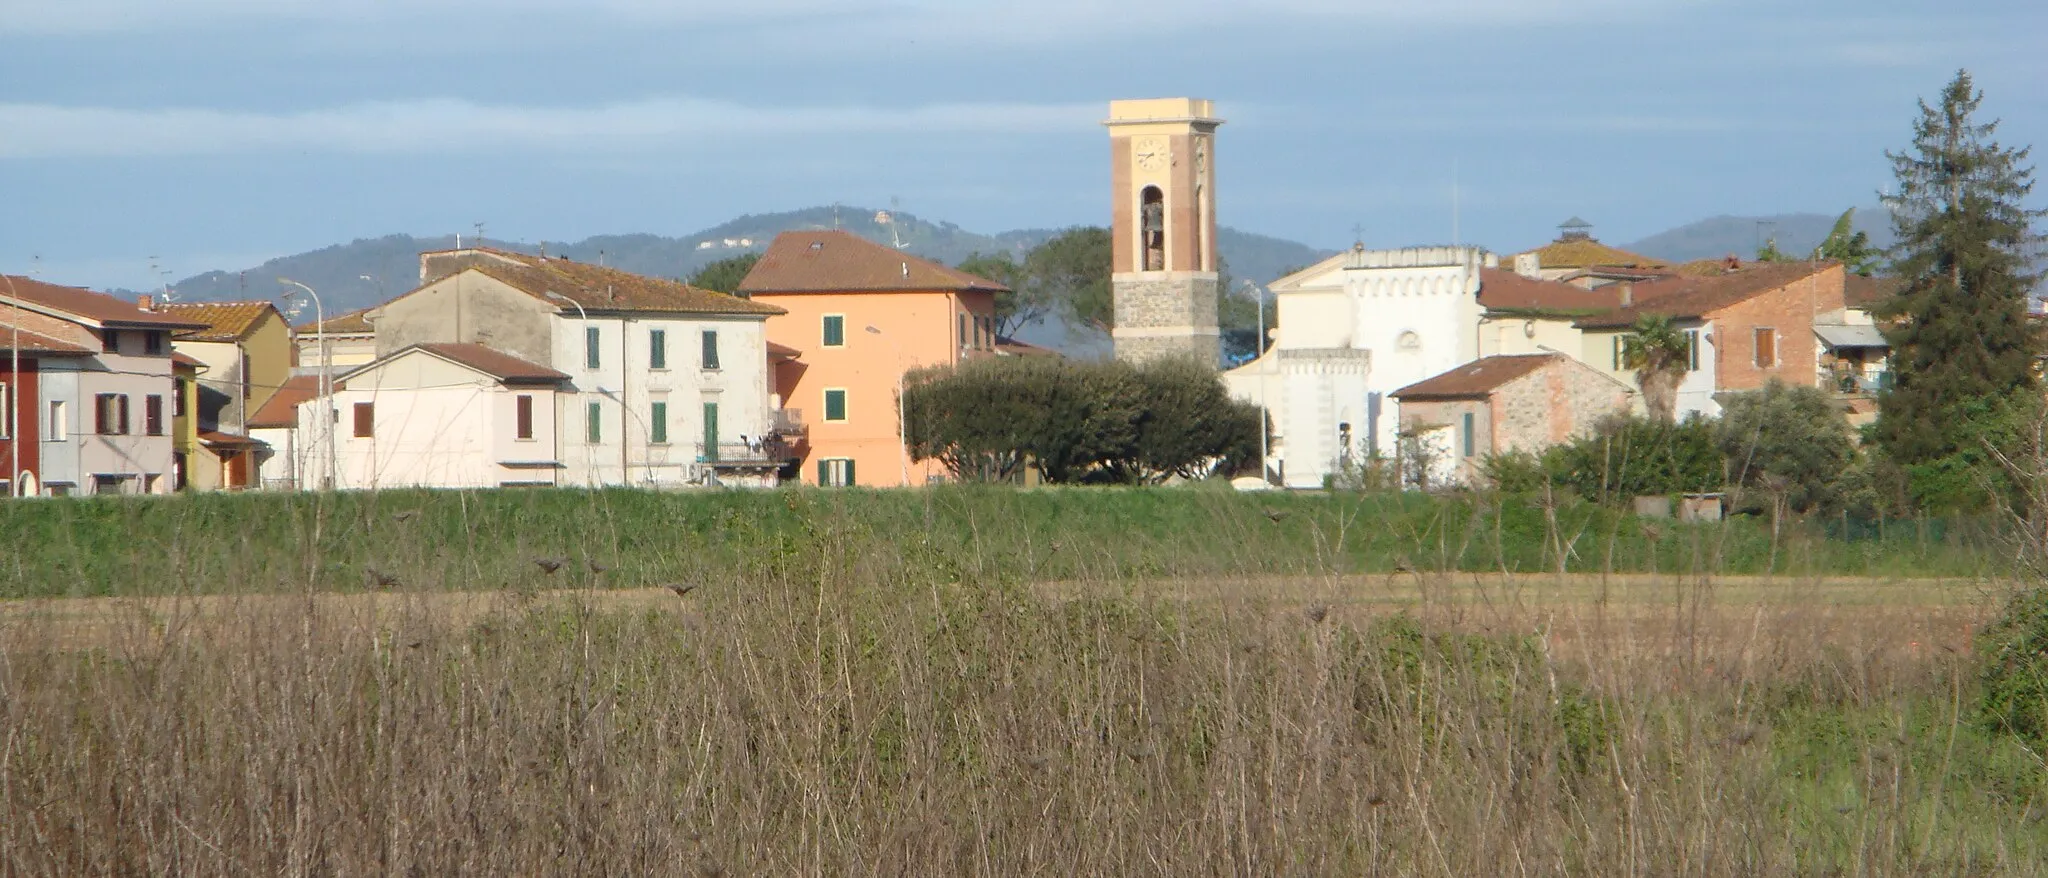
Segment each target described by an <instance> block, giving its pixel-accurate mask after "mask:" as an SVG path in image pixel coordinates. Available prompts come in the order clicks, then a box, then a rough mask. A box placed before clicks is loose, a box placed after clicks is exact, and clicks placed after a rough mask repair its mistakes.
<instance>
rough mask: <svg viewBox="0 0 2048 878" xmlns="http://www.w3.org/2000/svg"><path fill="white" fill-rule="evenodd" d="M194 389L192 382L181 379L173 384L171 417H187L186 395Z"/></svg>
mask: <svg viewBox="0 0 2048 878" xmlns="http://www.w3.org/2000/svg"><path fill="white" fill-rule="evenodd" d="M191 389H192V382H190V381H186V380H185V379H183V378H180V379H178V380H176V381H173V382H171V390H172V392H171V417H174V418H182V417H184V416H185V393H186V391H189V390H191Z"/></svg>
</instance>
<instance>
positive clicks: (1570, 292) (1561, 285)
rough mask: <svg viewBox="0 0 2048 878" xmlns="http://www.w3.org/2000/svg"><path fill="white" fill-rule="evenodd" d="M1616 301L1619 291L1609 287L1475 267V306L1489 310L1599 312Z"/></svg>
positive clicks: (1618, 298)
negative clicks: (1574, 283)
mask: <svg viewBox="0 0 2048 878" xmlns="http://www.w3.org/2000/svg"><path fill="white" fill-rule="evenodd" d="M1619 304H1621V294H1620V293H1618V292H1615V291H1614V290H1613V289H1599V290H1588V289H1583V288H1580V287H1576V286H1573V285H1571V284H1568V283H1565V282H1563V281H1555V280H1539V279H1536V278H1528V277H1523V276H1521V275H1519V274H1516V273H1514V272H1512V271H1508V270H1507V269H1504V268H1482V269H1480V270H1479V305H1480V307H1483V308H1486V309H1488V310H1492V311H1603V310H1606V309H1608V308H1613V307H1615V306H1616V305H1619Z"/></svg>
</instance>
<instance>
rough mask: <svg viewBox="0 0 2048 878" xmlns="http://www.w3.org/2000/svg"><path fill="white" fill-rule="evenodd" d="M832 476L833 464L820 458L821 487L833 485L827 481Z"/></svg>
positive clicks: (819, 476) (819, 475) (819, 481)
mask: <svg viewBox="0 0 2048 878" xmlns="http://www.w3.org/2000/svg"><path fill="white" fill-rule="evenodd" d="M831 475H832V462H831V461H829V460H826V459H824V458H822V457H821V458H818V484H819V485H821V486H823V485H829V484H831V482H828V481H826V479H828V478H830V477H831Z"/></svg>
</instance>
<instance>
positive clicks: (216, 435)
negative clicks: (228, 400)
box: [199, 430, 269, 447]
mask: <svg viewBox="0 0 2048 878" xmlns="http://www.w3.org/2000/svg"><path fill="white" fill-rule="evenodd" d="M199 441H200V442H202V443H205V444H207V445H225V446H228V447H240V446H245V445H267V444H269V443H266V442H264V441H263V440H261V439H251V438H249V437H247V436H244V435H242V434H240V433H224V432H222V431H220V430H201V431H199Z"/></svg>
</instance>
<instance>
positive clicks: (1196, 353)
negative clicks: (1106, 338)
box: [1110, 271, 1223, 368]
mask: <svg viewBox="0 0 2048 878" xmlns="http://www.w3.org/2000/svg"><path fill="white" fill-rule="evenodd" d="M1216 284H1217V278H1216V274H1215V273H1214V272H1207V271H1142V272H1130V273H1125V274H1117V275H1114V276H1112V277H1111V279H1110V289H1111V294H1112V295H1113V296H1114V298H1115V302H1116V329H1115V330H1114V331H1112V332H1111V333H1110V339H1111V340H1112V341H1113V342H1114V343H1115V346H1116V357H1117V359H1119V360H1124V361H1126V362H1132V363H1142V362H1146V361H1148V360H1154V359H1158V358H1160V357H1166V356H1186V357H1193V358H1195V359H1196V360H1197V361H1198V362H1200V363H1202V364H1203V365H1205V366H1209V367H1211V368H1215V367H1217V366H1219V365H1220V364H1221V363H1222V360H1223V341H1222V333H1221V331H1220V330H1219V329H1218V328H1217V325H1216Z"/></svg>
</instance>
